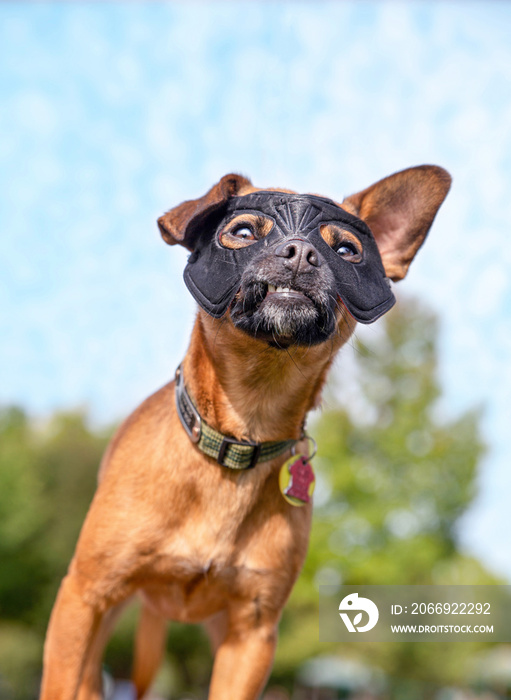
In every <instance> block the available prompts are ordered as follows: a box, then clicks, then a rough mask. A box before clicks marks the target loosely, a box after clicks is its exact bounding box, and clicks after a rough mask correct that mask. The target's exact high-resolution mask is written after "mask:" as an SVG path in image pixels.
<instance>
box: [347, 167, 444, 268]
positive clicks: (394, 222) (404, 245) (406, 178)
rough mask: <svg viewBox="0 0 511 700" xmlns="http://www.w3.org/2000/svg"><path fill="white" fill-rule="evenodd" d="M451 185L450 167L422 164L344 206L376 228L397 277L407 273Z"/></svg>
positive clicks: (386, 264) (387, 264)
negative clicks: (448, 170) (447, 169)
mask: <svg viewBox="0 0 511 700" xmlns="http://www.w3.org/2000/svg"><path fill="white" fill-rule="evenodd" d="M450 186H451V176H450V175H449V173H448V172H447V171H446V170H444V169H443V168H440V167H438V166H436V165H420V166H419V167H416V168H408V169H407V170H402V171H401V172H399V173H395V174H394V175H389V177H386V178H384V179H383V180H380V181H379V182H377V183H375V184H374V185H371V187H368V188H367V189H365V190H362V192H359V193H358V194H353V195H351V196H350V197H347V198H346V199H345V200H344V202H343V203H342V206H343V207H344V208H345V209H347V210H348V211H349V212H350V213H352V214H355V215H356V216H358V217H360V218H361V219H363V220H364V221H365V222H366V223H367V224H368V226H369V228H370V229H371V231H372V232H373V234H374V237H375V239H376V242H377V244H378V248H379V250H380V255H381V258H382V261H383V266H384V268H385V273H386V275H387V277H390V279H392V280H394V281H397V280H400V279H403V277H404V276H405V275H406V273H407V271H408V267H409V265H410V263H411V262H412V260H413V258H414V257H415V254H416V253H417V251H418V250H419V248H420V246H421V245H422V243H423V241H424V239H425V238H426V234H427V233H428V231H429V229H430V227H431V224H432V223H433V219H434V218H435V215H436V213H437V211H438V209H439V207H440V205H441V204H442V202H443V201H444V199H445V196H446V195H447V193H448V191H449V188H450Z"/></svg>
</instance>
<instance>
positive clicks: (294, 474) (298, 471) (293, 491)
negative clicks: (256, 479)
mask: <svg viewBox="0 0 511 700" xmlns="http://www.w3.org/2000/svg"><path fill="white" fill-rule="evenodd" d="M315 481H316V479H315V476H314V470H313V469H312V466H311V464H310V462H309V460H308V458H307V457H305V455H293V457H291V458H290V459H288V460H287V461H286V462H284V464H283V465H282V467H281V470H280V474H279V486H280V490H281V492H282V495H283V496H284V498H285V499H286V501H287V502H288V503H291V505H293V506H303V505H305V504H306V503H310V501H311V496H312V492H313V491H314V484H315Z"/></svg>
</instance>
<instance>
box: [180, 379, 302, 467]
mask: <svg viewBox="0 0 511 700" xmlns="http://www.w3.org/2000/svg"><path fill="white" fill-rule="evenodd" d="M176 407H177V413H178V416H179V418H180V420H181V423H182V425H183V428H184V429H185V430H186V432H187V433H188V436H189V438H190V440H191V441H192V442H193V443H195V444H196V445H197V447H198V448H199V450H201V451H202V452H204V454H205V455H207V456H208V457H212V458H213V459H216V461H217V462H218V463H219V464H221V465H222V466H223V467H228V468H229V469H238V470H244V469H252V468H253V467H255V465H256V464H258V463H259V462H269V461H270V459H274V458H275V457H279V456H280V455H282V454H284V452H287V450H289V449H291V447H293V446H294V445H296V443H297V442H298V441H297V440H279V441H276V442H250V441H248V440H245V441H240V440H235V439H234V438H231V437H227V436H226V435H222V433H219V432H218V430H215V429H214V428H212V427H211V426H210V425H208V424H207V423H206V422H205V421H204V420H203V419H202V417H201V415H200V413H199V412H198V410H197V408H196V407H195V404H194V403H193V401H192V399H191V398H190V395H189V394H188V392H187V390H186V387H185V383H184V379H183V372H182V370H181V365H180V366H179V367H178V368H177V371H176Z"/></svg>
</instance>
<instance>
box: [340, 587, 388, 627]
mask: <svg viewBox="0 0 511 700" xmlns="http://www.w3.org/2000/svg"><path fill="white" fill-rule="evenodd" d="M344 610H349V611H350V612H352V613H353V612H355V613H357V614H356V615H355V617H354V618H353V620H352V618H351V616H350V615H348V613H347V612H343V611H344ZM363 612H365V613H367V615H368V616H369V620H368V621H367V623H366V624H365V625H363V626H362V627H361V626H360V623H361V622H362V613H363ZM339 615H340V616H341V618H342V621H343V622H344V624H345V625H346V627H347V629H348V632H368V631H369V630H372V629H373V627H374V626H375V625H376V623H377V622H378V618H379V616H380V613H379V612H378V608H377V607H376V605H375V604H374V603H373V601H372V600H369V598H359V597H358V593H350V594H349V595H347V596H345V597H344V598H343V599H342V600H341V602H340V604H339Z"/></svg>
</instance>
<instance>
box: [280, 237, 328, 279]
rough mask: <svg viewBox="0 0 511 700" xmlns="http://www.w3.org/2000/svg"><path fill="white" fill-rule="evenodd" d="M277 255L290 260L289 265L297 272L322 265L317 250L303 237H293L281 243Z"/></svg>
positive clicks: (307, 270)
mask: <svg viewBox="0 0 511 700" xmlns="http://www.w3.org/2000/svg"><path fill="white" fill-rule="evenodd" d="M275 255H276V256H277V257H278V258H286V259H287V260H289V263H287V267H291V268H292V269H293V271H294V272H295V273H297V272H309V271H310V268H311V267H320V266H321V260H320V258H319V255H318V252H317V250H316V249H315V248H314V246H313V245H311V244H310V243H309V242H308V241H305V240H303V238H292V239H291V240H290V241H285V242H284V243H281V244H280V245H279V246H278V247H277V248H275Z"/></svg>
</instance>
